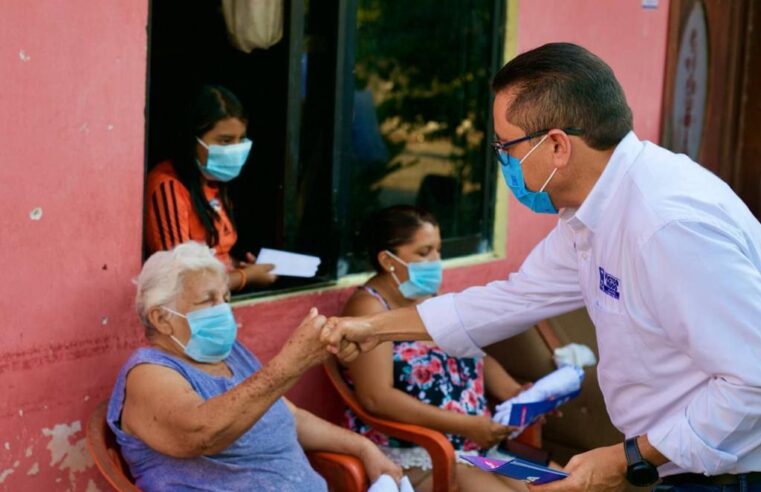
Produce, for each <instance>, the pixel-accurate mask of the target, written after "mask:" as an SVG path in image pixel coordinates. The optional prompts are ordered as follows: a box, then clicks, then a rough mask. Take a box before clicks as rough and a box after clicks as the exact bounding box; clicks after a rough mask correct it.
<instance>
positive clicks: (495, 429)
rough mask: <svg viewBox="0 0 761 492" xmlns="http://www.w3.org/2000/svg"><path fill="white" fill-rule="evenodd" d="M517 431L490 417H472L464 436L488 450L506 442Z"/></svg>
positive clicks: (469, 419)
mask: <svg viewBox="0 0 761 492" xmlns="http://www.w3.org/2000/svg"><path fill="white" fill-rule="evenodd" d="M515 430H516V428H515V427H512V426H509V425H502V424H500V423H499V422H495V421H493V420H492V419H491V418H490V417H484V416H480V417H477V416H470V417H469V418H468V425H467V427H466V429H464V430H463V433H462V435H463V436H465V437H467V438H468V439H470V440H471V441H473V442H474V443H476V444H478V446H479V447H481V448H482V449H488V448H490V447H492V446H494V445H495V444H499V443H500V442H502V441H504V440H505V438H506V437H507V436H509V435H510V434H511V433H512V432H514V431H515Z"/></svg>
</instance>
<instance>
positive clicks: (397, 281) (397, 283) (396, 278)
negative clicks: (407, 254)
mask: <svg viewBox="0 0 761 492" xmlns="http://www.w3.org/2000/svg"><path fill="white" fill-rule="evenodd" d="M386 254H387V255H389V256H390V257H391V258H393V259H395V260H396V261H398V262H399V263H401V264H402V265H404V267H405V268H407V267H408V265H407V262H405V261H404V260H403V259H401V258H399V257H398V256H396V255H395V254H394V253H392V252H391V251H389V250H386ZM389 273H390V274H391V276H392V277H394V281H395V282H396V285H397V286H401V285H402V283H401V282H400V281H399V277H397V276H396V273H395V272H394V271H393V270H391V271H390V272H389Z"/></svg>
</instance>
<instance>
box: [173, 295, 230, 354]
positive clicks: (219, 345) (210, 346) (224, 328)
mask: <svg viewBox="0 0 761 492" xmlns="http://www.w3.org/2000/svg"><path fill="white" fill-rule="evenodd" d="M164 309H166V310H167V311H169V312H170V313H172V314H176V315H177V316H180V317H182V318H185V319H187V320H188V325H189V326H190V339H189V340H188V344H187V345H183V343H182V342H180V341H179V340H177V338H175V337H174V335H170V337H172V340H174V341H175V343H177V345H179V346H180V347H182V349H183V350H184V351H185V355H187V356H188V357H190V358H191V359H193V360H194V361H197V362H219V361H221V360H224V359H225V358H227V356H228V355H230V352H231V351H232V348H233V344H234V343H235V336H236V335H237V334H238V323H236V322H235V317H234V316H233V311H232V309H231V308H230V305H229V304H228V303H226V302H225V303H222V304H217V305H216V306H211V307H207V308H203V309H199V310H197V311H190V312H189V313H188V314H187V315H183V314H180V313H178V312H176V311H173V310H171V309H169V308H167V307H165V308H164Z"/></svg>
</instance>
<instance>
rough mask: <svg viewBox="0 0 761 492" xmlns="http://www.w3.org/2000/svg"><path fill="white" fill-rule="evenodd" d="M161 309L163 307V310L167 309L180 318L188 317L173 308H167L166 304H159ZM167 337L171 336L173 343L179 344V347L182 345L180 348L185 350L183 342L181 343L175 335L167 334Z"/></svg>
mask: <svg viewBox="0 0 761 492" xmlns="http://www.w3.org/2000/svg"><path fill="white" fill-rule="evenodd" d="M161 309H163V310H165V311H169V312H170V313H172V314H174V315H175V316H179V317H180V318H185V319H188V317H187V316H185V315H184V314H180V313H178V312H177V311H175V310H174V309H169V308H168V307H166V306H161ZM169 338H171V339H172V340H174V343H176V344H177V345H179V346H180V347H182V350H185V349H186V347H185V345H184V344H183V343H182V342H181V341H179V340H177V337H175V336H174V334H171V335H169Z"/></svg>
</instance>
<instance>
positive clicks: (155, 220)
mask: <svg viewBox="0 0 761 492" xmlns="http://www.w3.org/2000/svg"><path fill="white" fill-rule="evenodd" d="M189 109H190V111H189V115H188V118H187V120H186V124H187V126H186V129H185V131H184V132H183V134H182V135H181V137H180V141H179V149H180V150H179V151H178V152H177V153H176V155H175V156H174V158H173V159H171V160H169V161H164V162H162V163H160V164H158V165H157V166H156V167H154V168H153V169H152V170H151V172H150V173H149V174H148V182H147V185H146V195H145V196H146V202H145V203H146V206H145V210H146V218H145V238H146V243H147V247H148V252H149V253H153V252H155V251H160V250H169V249H172V248H173V247H174V246H176V245H178V244H181V243H183V242H186V241H189V240H193V241H198V242H202V243H206V244H207V245H209V247H212V248H214V251H215V253H216V256H217V258H218V259H219V260H220V261H221V262H222V263H223V264H224V265H225V268H226V269H227V271H228V272H229V273H230V275H229V276H228V278H229V281H228V283H229V287H230V289H231V290H241V289H243V288H244V287H245V286H246V285H255V286H266V285H269V284H271V283H272V282H274V281H275V279H276V277H275V276H274V275H273V274H271V273H269V272H270V271H271V270H272V268H273V266H272V265H256V264H254V261H255V260H256V259H255V258H254V256H253V255H252V254H251V253H247V254H246V258H245V259H243V260H242V261H238V260H236V259H235V258H233V257H232V256H230V250H231V249H232V247H233V246H234V245H235V242H236V240H237V239H238V234H237V232H236V230H235V220H234V217H233V207H232V203H231V202H230V197H229V196H228V191H227V183H228V182H229V181H231V180H232V179H235V178H236V177H237V176H238V174H240V171H241V169H242V168H243V165H244V164H245V163H246V159H247V158H248V154H249V152H250V150H251V141H250V140H248V139H247V138H246V125H247V123H248V119H247V117H246V113H245V110H244V109H243V105H241V103H240V101H239V100H238V98H236V97H235V96H234V95H233V94H232V93H231V92H230V91H228V90H227V89H225V88H224V87H220V86H205V87H203V88H202V89H201V91H200V92H199V94H198V96H197V97H196V99H195V100H194V101H193V103H192V104H191V105H190V108H189Z"/></svg>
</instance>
